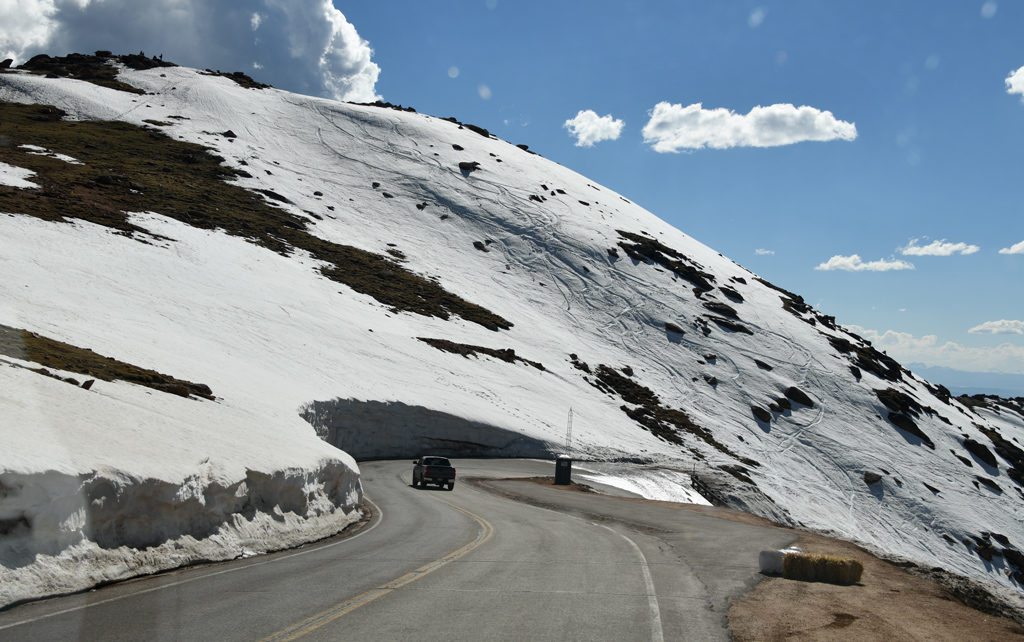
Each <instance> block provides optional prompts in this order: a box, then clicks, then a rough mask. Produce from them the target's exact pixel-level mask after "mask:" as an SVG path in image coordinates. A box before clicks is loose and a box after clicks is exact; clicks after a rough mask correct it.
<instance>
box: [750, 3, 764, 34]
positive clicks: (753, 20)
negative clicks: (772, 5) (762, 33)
mask: <svg viewBox="0 0 1024 642" xmlns="http://www.w3.org/2000/svg"><path fill="white" fill-rule="evenodd" d="M767 15H768V10H767V9H765V8H764V7H757V8H756V9H754V10H753V11H751V12H750V15H749V16H747V25H749V26H750V28H751V29H757V28H758V27H760V26H761V23H762V22H764V19H765V17H766V16H767Z"/></svg>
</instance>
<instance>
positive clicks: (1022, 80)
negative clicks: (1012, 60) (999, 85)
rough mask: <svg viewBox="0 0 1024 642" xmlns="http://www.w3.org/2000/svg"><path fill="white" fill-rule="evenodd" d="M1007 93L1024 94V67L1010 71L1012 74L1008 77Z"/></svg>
mask: <svg viewBox="0 0 1024 642" xmlns="http://www.w3.org/2000/svg"><path fill="white" fill-rule="evenodd" d="M1006 93H1008V94H1020V95H1021V96H1024V67H1021V68H1020V69H1018V70H1017V71H1013V72H1010V75H1009V76H1007V77H1006ZM1021 100H1024V98H1022V99H1021Z"/></svg>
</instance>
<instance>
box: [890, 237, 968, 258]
mask: <svg viewBox="0 0 1024 642" xmlns="http://www.w3.org/2000/svg"><path fill="white" fill-rule="evenodd" d="M918 240H920V239H911V240H910V243H907V246H906V247H901V248H900V254H902V255H904V256H952V255H953V254H964V255H967V254H974V253H975V252H977V251H978V250H980V249H981V248H980V247H978V246H977V245H969V244H967V243H948V242H947V241H946V239H942V240H941V241H932V242H931V243H929V244H928V245H918V244H917V242H918Z"/></svg>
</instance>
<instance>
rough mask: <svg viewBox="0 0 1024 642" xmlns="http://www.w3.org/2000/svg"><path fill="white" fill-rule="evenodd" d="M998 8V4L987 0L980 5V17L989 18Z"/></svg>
mask: <svg viewBox="0 0 1024 642" xmlns="http://www.w3.org/2000/svg"><path fill="white" fill-rule="evenodd" d="M998 10H999V5H998V4H996V3H995V2H992V1H991V0H989V2H985V3H983V4H982V5H981V17H982V18H985V19H986V20H988V19H989V18H991V17H993V16H995V15H996V11H998Z"/></svg>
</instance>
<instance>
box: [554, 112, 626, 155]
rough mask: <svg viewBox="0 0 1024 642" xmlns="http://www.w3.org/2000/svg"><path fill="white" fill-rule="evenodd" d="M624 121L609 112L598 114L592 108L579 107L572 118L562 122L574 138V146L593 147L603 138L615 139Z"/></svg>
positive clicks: (620, 131)
mask: <svg viewBox="0 0 1024 642" xmlns="http://www.w3.org/2000/svg"><path fill="white" fill-rule="evenodd" d="M625 124H626V123H625V122H623V121H621V120H618V119H616V118H613V117H612V115H611V114H608V115H607V116H598V115H597V112H595V111H594V110H592V109H581V110H580V111H579V112H578V113H577V114H576V116H575V117H574V118H570V119H569V120H567V121H565V123H563V124H562V127H565V128H566V129H568V130H569V133H570V134H571V135H572V136H573V137H575V138H576V147H593V146H594V143H600V142H601V141H603V140H615V139H617V138H618V137H619V135H620V134H621V133H622V128H623V127H624V126H625Z"/></svg>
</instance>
